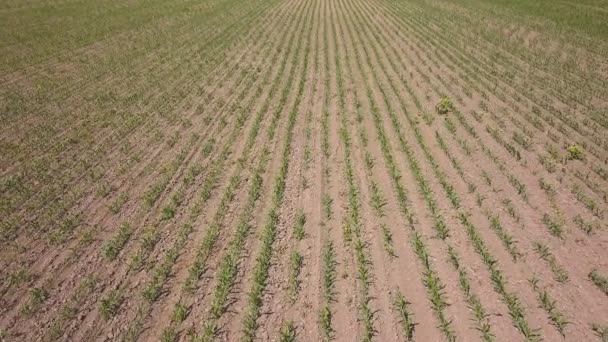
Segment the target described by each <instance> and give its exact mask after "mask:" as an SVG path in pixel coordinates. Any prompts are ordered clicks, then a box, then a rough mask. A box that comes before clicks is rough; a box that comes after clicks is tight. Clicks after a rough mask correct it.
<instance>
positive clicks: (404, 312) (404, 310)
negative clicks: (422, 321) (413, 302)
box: [393, 292, 415, 341]
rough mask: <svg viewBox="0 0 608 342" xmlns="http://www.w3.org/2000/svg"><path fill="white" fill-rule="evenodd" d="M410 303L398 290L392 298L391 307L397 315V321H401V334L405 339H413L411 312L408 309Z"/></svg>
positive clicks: (413, 325) (413, 324)
mask: <svg viewBox="0 0 608 342" xmlns="http://www.w3.org/2000/svg"><path fill="white" fill-rule="evenodd" d="M409 305H410V303H409V302H407V301H406V300H405V297H403V295H402V294H401V293H399V292H397V294H396V295H395V299H394V300H393V307H394V308H395V311H397V314H398V315H399V321H400V323H401V329H402V330H403V336H404V338H405V340H406V341H413V340H414V327H415V323H414V322H413V318H412V313H411V312H410V310H409Z"/></svg>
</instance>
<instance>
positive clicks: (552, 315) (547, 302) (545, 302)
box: [530, 277, 570, 337]
mask: <svg viewBox="0 0 608 342" xmlns="http://www.w3.org/2000/svg"><path fill="white" fill-rule="evenodd" d="M538 283H539V279H538V278H536V277H532V279H530V285H532V289H533V290H534V292H536V296H537V299H538V301H539V302H540V307H541V308H543V309H544V310H545V312H546V313H547V315H548V316H549V319H550V320H551V324H553V326H555V328H556V329H557V331H559V333H560V334H561V335H562V337H566V334H565V331H564V329H565V328H566V325H568V324H570V322H568V321H567V320H566V318H565V316H564V314H563V313H562V312H561V311H559V310H558V309H557V305H556V302H555V300H553V299H552V298H551V296H550V295H549V293H548V292H547V290H544V289H541V288H540V286H539V285H538Z"/></svg>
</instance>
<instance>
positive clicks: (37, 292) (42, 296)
mask: <svg viewBox="0 0 608 342" xmlns="http://www.w3.org/2000/svg"><path fill="white" fill-rule="evenodd" d="M48 298H49V293H48V291H47V290H46V289H44V288H38V287H35V288H33V289H32V290H31V291H30V299H29V300H28V302H27V303H25V304H24V305H23V307H21V313H22V314H24V315H26V316H29V315H31V314H32V313H34V311H36V309H37V308H38V306H39V305H40V304H42V303H43V302H44V301H45V300H47V299H48Z"/></svg>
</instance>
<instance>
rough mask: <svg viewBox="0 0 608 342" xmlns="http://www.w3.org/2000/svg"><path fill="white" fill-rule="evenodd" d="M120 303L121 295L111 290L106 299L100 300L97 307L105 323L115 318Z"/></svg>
mask: <svg viewBox="0 0 608 342" xmlns="http://www.w3.org/2000/svg"><path fill="white" fill-rule="evenodd" d="M122 301H123V297H122V295H121V294H120V293H119V292H118V291H117V290H112V291H111V292H110V293H109V294H108V296H107V297H106V298H104V299H102V300H101V304H100V306H99V312H100V313H101V317H103V319H105V320H106V321H107V320H109V319H110V318H112V317H114V316H116V313H117V312H118V308H119V307H120V304H122Z"/></svg>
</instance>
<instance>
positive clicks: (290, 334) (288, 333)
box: [279, 321, 296, 342]
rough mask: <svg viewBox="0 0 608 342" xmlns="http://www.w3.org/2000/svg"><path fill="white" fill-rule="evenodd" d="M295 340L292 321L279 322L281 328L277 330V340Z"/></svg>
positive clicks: (288, 341)
mask: <svg viewBox="0 0 608 342" xmlns="http://www.w3.org/2000/svg"><path fill="white" fill-rule="evenodd" d="M295 341H296V327H295V326H294V325H293V322H292V321H286V322H283V324H281V330H280V331H279V342H295Z"/></svg>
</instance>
